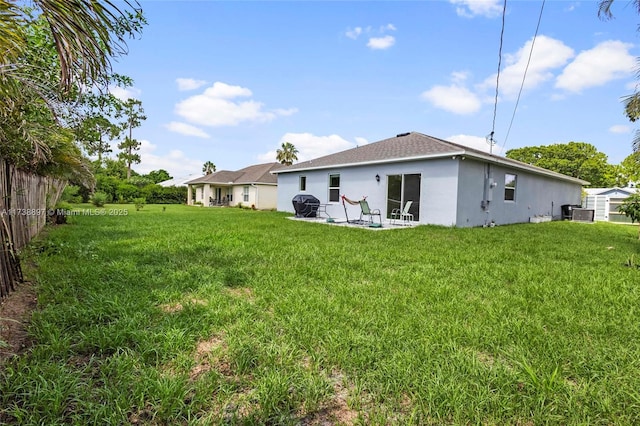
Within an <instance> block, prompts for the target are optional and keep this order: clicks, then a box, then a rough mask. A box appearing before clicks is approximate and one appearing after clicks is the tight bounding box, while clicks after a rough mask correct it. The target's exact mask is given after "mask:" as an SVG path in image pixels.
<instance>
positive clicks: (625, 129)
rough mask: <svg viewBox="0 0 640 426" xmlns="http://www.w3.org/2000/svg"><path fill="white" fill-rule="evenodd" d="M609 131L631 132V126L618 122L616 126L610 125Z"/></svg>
mask: <svg viewBox="0 0 640 426" xmlns="http://www.w3.org/2000/svg"><path fill="white" fill-rule="evenodd" d="M609 131H610V132H611V133H631V127H629V126H627V125H624V124H616V125H615V126H611V127H609Z"/></svg>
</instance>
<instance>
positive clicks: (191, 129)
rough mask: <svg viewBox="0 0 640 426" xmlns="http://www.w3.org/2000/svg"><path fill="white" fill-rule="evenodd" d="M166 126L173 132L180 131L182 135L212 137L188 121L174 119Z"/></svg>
mask: <svg viewBox="0 0 640 426" xmlns="http://www.w3.org/2000/svg"><path fill="white" fill-rule="evenodd" d="M165 127H166V128H167V129H168V130H169V131H171V132H175V133H180V134H182V135H187V136H195V137H198V138H204V139H209V138H210V136H209V134H208V133H207V132H205V131H204V130H202V129H200V128H199V127H196V126H192V125H191V124H187V123H181V122H178V121H172V122H171V123H169V124H166V125H165Z"/></svg>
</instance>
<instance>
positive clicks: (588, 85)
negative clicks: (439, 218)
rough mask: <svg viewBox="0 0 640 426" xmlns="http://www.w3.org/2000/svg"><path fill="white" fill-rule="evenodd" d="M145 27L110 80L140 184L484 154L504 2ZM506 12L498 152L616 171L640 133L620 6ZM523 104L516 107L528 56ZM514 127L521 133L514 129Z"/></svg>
mask: <svg viewBox="0 0 640 426" xmlns="http://www.w3.org/2000/svg"><path fill="white" fill-rule="evenodd" d="M140 4H141V6H142V8H143V10H144V12H145V15H146V17H147V20H148V23H149V25H148V26H147V27H145V29H144V32H143V34H142V36H141V37H140V39H137V40H131V41H130V42H129V54H128V55H127V56H126V57H124V58H121V59H119V60H118V61H117V62H115V63H114V70H115V71H116V72H119V73H121V74H125V75H127V76H129V77H131V78H133V79H134V86H133V87H131V88H128V89H127V91H126V92H123V91H122V90H115V89H114V93H116V94H117V95H119V96H123V97H135V98H138V99H140V100H141V101H142V103H143V108H144V109H145V113H146V115H147V117H148V118H147V120H146V121H145V122H144V124H143V126H142V127H140V128H138V129H135V130H134V137H135V138H136V139H138V140H140V141H142V144H143V145H142V149H141V156H142V162H141V163H140V164H138V165H137V166H135V167H134V169H135V170H136V171H138V172H140V173H147V172H149V171H151V170H157V169H165V170H167V171H169V173H170V174H171V175H173V176H174V177H180V176H186V175H189V174H201V171H202V164H203V163H204V162H205V161H212V162H213V163H214V164H215V165H216V166H217V169H218V170H222V169H226V170H237V169H240V168H243V167H245V166H248V165H251V164H257V163H263V162H270V161H275V151H276V149H277V148H278V147H279V146H280V145H281V144H282V143H283V142H291V143H293V144H294V145H295V146H296V148H297V149H298V150H299V154H298V157H299V160H300V161H303V160H308V159H311V158H314V157H318V156H321V155H326V154H330V153H333V152H337V151H341V150H344V149H349V148H352V147H355V146H356V145H363V144H366V143H370V142H376V141H379V140H382V139H386V138H388V137H392V136H395V135H396V134H398V133H404V132H409V131H417V132H421V133H424V134H427V135H431V136H435V137H440V138H443V139H447V140H451V141H454V142H458V143H462V144H465V145H469V146H472V147H475V148H480V149H484V150H488V149H489V146H488V145H487V143H486V142H485V137H486V136H487V135H488V134H489V132H490V131H491V130H492V128H493V119H494V118H493V117H494V98H495V90H496V72H497V69H498V50H499V46H500V31H501V27H502V4H503V3H502V1H493V0H484V1H467V0H451V1H446V0H440V1H389V2H381V1H354V2H344V1H322V2H310V1H295V2H294V1H277V2H276V1H233V2H232V1H206V0H203V1H160V0H155V1H144V0H142V1H141V2H140ZM541 5H542V2H541V1H513V0H511V1H508V2H507V11H506V16H505V28H504V36H503V47H502V66H501V70H500V79H499V80H500V82H499V86H498V93H499V98H498V104H497V110H496V111H497V114H496V118H495V140H496V141H497V145H496V146H495V147H494V148H493V152H494V153H498V154H500V153H503V152H505V150H508V149H513V148H518V147H522V146H532V145H548V144H552V143H567V142H570V141H579V142H587V143H591V144H593V145H595V146H596V147H597V148H598V149H599V150H600V151H602V152H604V153H605V154H607V155H608V157H609V162H610V163H612V164H618V163H619V162H620V161H622V160H623V159H624V158H625V157H626V156H627V155H629V154H630V153H631V140H632V138H633V132H634V131H635V129H636V127H634V125H633V123H629V121H628V120H627V119H626V117H625V116H624V111H623V106H622V103H621V100H622V98H623V97H624V96H625V95H628V94H630V93H632V92H633V90H634V89H635V85H636V79H635V76H636V75H635V71H636V69H635V67H636V65H637V62H636V57H637V56H640V49H639V48H638V36H639V33H638V32H636V29H637V26H638V18H639V16H638V15H637V14H636V13H635V12H634V10H633V7H632V5H631V3H630V2H627V1H626V0H617V1H616V2H615V3H614V8H613V12H614V15H615V19H613V20H609V21H602V20H600V19H598V16H597V2H595V1H580V2H575V1H547V2H546V4H545V6H544V11H543V14H542V19H541V23H540V28H539V32H538V36H537V37H536V38H535V42H533V40H534V34H535V31H536V25H537V23H538V16H539V14H540V8H541ZM532 44H533V51H532V53H531V60H530V61H529V66H528V69H527V75H526V79H525V80H524V86H523V90H522V93H521V96H520V100H519V102H518V107H517V110H516V111H515V116H514V115H513V114H514V108H515V106H516V100H517V96H518V92H519V90H520V87H521V85H522V81H523V74H524V71H525V67H526V64H527V61H528V58H529V55H530V52H531V46H532ZM512 116H513V117H514V118H513V123H512V124H511V127H510V123H511V120H512Z"/></svg>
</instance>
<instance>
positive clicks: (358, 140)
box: [354, 136, 369, 146]
mask: <svg viewBox="0 0 640 426" xmlns="http://www.w3.org/2000/svg"><path fill="white" fill-rule="evenodd" d="M354 139H355V141H356V144H357V145H358V146H362V145H366V144H368V143H369V141H368V140H366V139H365V138H362V137H359V136H357V137H355V138H354Z"/></svg>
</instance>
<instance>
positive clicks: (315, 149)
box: [258, 133, 366, 162]
mask: <svg viewBox="0 0 640 426" xmlns="http://www.w3.org/2000/svg"><path fill="white" fill-rule="evenodd" d="M363 140H365V139H363V138H356V141H358V143H360V142H361V141H363ZM365 141H366V140H365ZM284 142H290V143H292V144H293V145H294V146H295V147H296V149H297V150H298V162H301V161H307V160H312V159H314V158H318V157H323V156H325V155H329V154H333V153H336V152H340V151H344V150H346V149H351V148H355V147H356V144H355V143H353V142H349V141H347V140H346V139H343V138H342V137H340V136H338V135H329V136H316V135H313V134H311V133H286V134H285V135H284V136H282V138H280V141H279V142H278V147H280V145H281V144H282V143H284ZM276 149H277V148H276ZM276 149H274V150H272V151H269V152H267V153H264V154H262V155H260V156H258V159H259V160H260V161H265V162H266V161H276V160H275V159H276Z"/></svg>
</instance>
